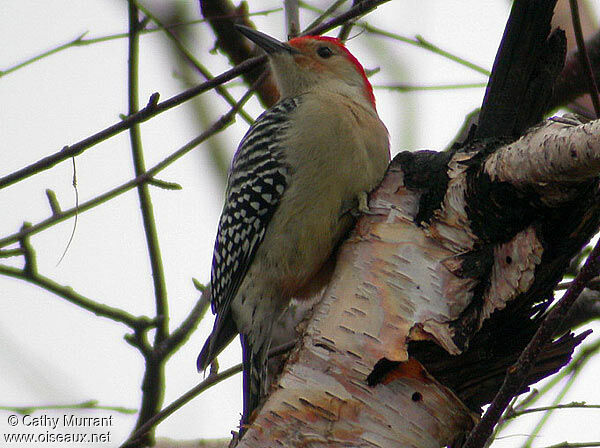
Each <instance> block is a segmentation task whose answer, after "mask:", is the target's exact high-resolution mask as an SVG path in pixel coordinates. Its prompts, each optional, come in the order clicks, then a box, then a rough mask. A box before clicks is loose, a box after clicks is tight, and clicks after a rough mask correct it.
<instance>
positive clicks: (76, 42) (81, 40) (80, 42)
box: [0, 5, 282, 78]
mask: <svg viewBox="0 0 600 448" xmlns="http://www.w3.org/2000/svg"><path fill="white" fill-rule="evenodd" d="M138 6H139V5H138ZM281 10H282V8H271V9H265V10H262V11H255V12H249V13H248V16H249V17H253V16H266V15H268V14H271V13H274V12H279V11H281ZM204 22H206V19H198V20H190V21H186V22H181V23H173V24H171V25H169V26H168V27H167V29H168V30H174V29H177V28H180V27H183V26H190V25H197V24H199V23H204ZM158 31H163V28H161V27H156V28H144V29H143V30H141V31H140V34H141V35H142V34H151V33H156V32H158ZM87 33H88V32H87V31H86V32H85V33H82V34H80V35H79V36H77V37H76V38H75V39H72V40H70V41H68V42H65V43H64V44H59V45H56V46H55V47H53V48H51V49H50V50H47V51H44V52H42V53H40V54H38V55H36V56H33V57H31V58H29V59H27V60H25V61H23V62H20V63H18V64H15V65H13V66H10V67H8V68H7V69H5V70H0V78H1V77H3V76H6V75H8V74H10V73H13V72H15V71H17V70H19V69H21V68H24V67H26V66H28V65H30V64H33V63H35V62H38V61H41V60H42V59H45V58H47V57H49V56H52V55H54V54H56V53H60V52H61V51H63V50H67V49H69V48H74V47H84V46H87V45H94V44H97V43H101V42H108V41H111V40H117V39H123V38H126V37H129V33H118V34H109V35H106V36H99V37H94V38H88V39H85V36H86V35H87Z"/></svg>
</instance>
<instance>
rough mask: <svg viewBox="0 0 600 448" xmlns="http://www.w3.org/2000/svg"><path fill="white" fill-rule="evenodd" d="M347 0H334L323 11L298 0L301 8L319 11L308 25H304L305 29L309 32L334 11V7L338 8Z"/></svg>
mask: <svg viewBox="0 0 600 448" xmlns="http://www.w3.org/2000/svg"><path fill="white" fill-rule="evenodd" d="M347 1H348V0H336V1H335V2H333V3H332V4H331V5H330V6H329V7H328V8H327V9H326V10H325V11H321V10H319V9H317V8H313V7H312V6H308V5H307V4H306V3H304V2H299V4H300V5H301V6H302V7H303V8H305V9H308V10H310V11H315V12H319V13H320V14H319V16H318V17H317V18H316V19H315V20H313V21H312V22H311V24H310V25H308V26H307V27H306V31H307V32H309V33H310V32H311V31H312V29H313V28H315V27H316V26H317V25H319V24H320V23H323V20H325V19H326V18H327V17H329V16H331V15H332V14H333V13H334V12H335V10H336V9H338V8H339V7H340V6H342V5H343V4H344V3H346V2H347Z"/></svg>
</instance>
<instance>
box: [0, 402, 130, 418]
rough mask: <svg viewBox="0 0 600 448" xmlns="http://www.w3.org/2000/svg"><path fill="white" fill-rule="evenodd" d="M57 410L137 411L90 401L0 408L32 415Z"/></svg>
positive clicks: (126, 412)
mask: <svg viewBox="0 0 600 448" xmlns="http://www.w3.org/2000/svg"><path fill="white" fill-rule="evenodd" d="M56 409H99V410H102V411H115V412H119V413H121V414H135V413H136V412H137V409H131V408H125V407H123V406H105V405H100V404H98V400H88V401H84V402H82V403H73V404H51V405H48V406H37V405H36V406H0V410H3V411H10V412H16V413H18V414H23V415H25V414H32V413H34V412H38V411H47V410H56Z"/></svg>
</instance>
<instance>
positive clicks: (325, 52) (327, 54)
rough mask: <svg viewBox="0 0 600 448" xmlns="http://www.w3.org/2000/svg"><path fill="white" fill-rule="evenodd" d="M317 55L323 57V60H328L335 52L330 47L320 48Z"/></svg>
mask: <svg viewBox="0 0 600 448" xmlns="http://www.w3.org/2000/svg"><path fill="white" fill-rule="evenodd" d="M317 54H318V55H319V56H321V57H322V58H323V59H327V58H328V57H331V56H332V55H333V51H331V48H329V47H319V48H318V49H317Z"/></svg>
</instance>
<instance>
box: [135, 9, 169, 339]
mask: <svg viewBox="0 0 600 448" xmlns="http://www.w3.org/2000/svg"><path fill="white" fill-rule="evenodd" d="M139 29H140V23H139V20H138V9H137V6H136V4H135V2H134V1H132V0H130V1H129V62H128V103H129V106H128V107H129V111H128V114H129V115H133V114H135V113H137V112H138V109H139V107H138V102H139V100H138V55H139ZM129 136H130V143H131V153H132V157H133V165H134V170H135V175H136V177H137V176H140V175H142V174H143V173H144V172H145V171H146V164H145V162H144V153H143V149H142V139H141V136H140V128H139V124H134V125H133V126H131V128H130V129H129ZM137 192H138V198H139V201H140V208H141V212H142V223H143V226H144V235H145V236H146V244H147V246H148V256H149V257H150V266H151V269H152V280H153V284H154V296H155V300H156V318H157V320H158V326H157V328H156V335H155V344H160V342H162V341H163V340H164V339H165V338H166V337H167V336H168V333H169V330H168V328H169V308H168V302H167V290H166V284H165V274H164V268H163V263H162V256H161V253H160V244H159V241H158V233H157V231H156V219H155V218H154V211H153V205H152V198H151V197H150V191H149V189H148V185H146V184H145V183H142V184H139V185H137Z"/></svg>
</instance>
